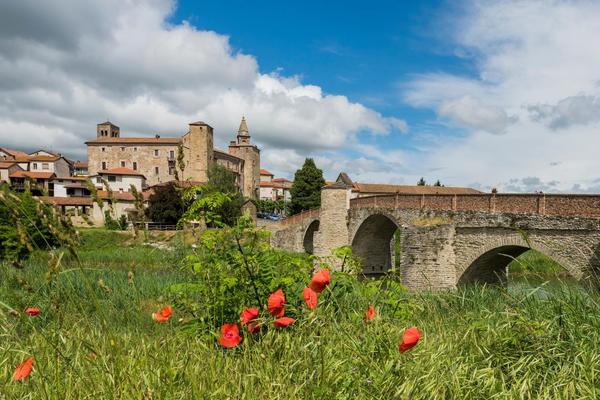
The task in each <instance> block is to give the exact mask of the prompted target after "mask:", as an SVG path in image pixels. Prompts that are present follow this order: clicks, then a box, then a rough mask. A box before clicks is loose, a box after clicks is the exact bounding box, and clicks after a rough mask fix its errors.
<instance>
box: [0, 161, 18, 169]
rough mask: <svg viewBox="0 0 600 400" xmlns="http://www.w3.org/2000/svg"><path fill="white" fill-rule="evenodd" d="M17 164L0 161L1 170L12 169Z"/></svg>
mask: <svg viewBox="0 0 600 400" xmlns="http://www.w3.org/2000/svg"><path fill="white" fill-rule="evenodd" d="M15 164H16V162H15V161H0V169H6V168H10V167H12V166H13V165H15Z"/></svg>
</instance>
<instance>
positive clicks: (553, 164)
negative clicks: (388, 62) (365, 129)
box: [403, 0, 600, 191]
mask: <svg viewBox="0 0 600 400" xmlns="http://www.w3.org/2000/svg"><path fill="white" fill-rule="evenodd" d="M465 10H466V11H465V12H464V14H463V15H462V16H461V17H459V18H456V19H455V20H454V25H453V31H454V41H453V43H451V47H452V49H456V47H457V46H458V48H459V50H457V51H454V53H457V52H458V53H460V54H462V55H463V57H464V58H463V62H466V61H470V62H471V63H472V66H473V67H474V68H475V70H476V73H475V74H473V75H474V76H472V77H466V76H457V75H452V74H448V73H443V72H442V73H440V72H435V73H423V74H420V75H417V76H415V77H414V78H413V79H412V80H411V81H410V82H409V83H407V84H405V85H404V86H403V94H404V98H405V100H406V101H407V102H408V103H409V104H411V105H413V106H415V107H426V108H430V109H432V110H433V111H435V112H436V113H437V115H438V117H439V121H438V123H439V122H442V123H445V122H444V121H445V120H450V121H452V122H453V123H457V124H460V125H462V126H464V127H465V128H467V132H468V133H467V135H466V136H461V137H456V135H452V136H439V137H436V138H435V139H436V140H435V142H431V143H430V144H429V146H423V150H424V151H426V152H427V154H426V156H424V157H423V158H422V159H421V162H422V163H423V168H424V169H425V168H427V167H431V168H433V167H442V169H441V170H440V171H439V173H440V176H441V179H443V180H445V183H449V184H467V183H470V182H477V183H478V184H479V185H481V187H482V188H491V187H498V188H499V189H500V190H504V191H506V190H521V191H523V190H525V191H527V190H534V187H537V186H539V189H538V190H544V191H546V190H547V191H565V190H578V191H585V190H588V189H589V188H592V187H598V184H597V183H596V184H594V180H595V179H597V178H598V177H599V176H600V172H598V171H600V157H598V154H597V149H598V148H600V136H599V135H598V131H599V129H600V117H598V115H600V114H599V113H598V111H600V107H599V106H598V104H599V103H600V102H599V101H598V100H597V99H598V98H600V88H599V85H598V82H600V52H598V44H597V38H598V37H600V25H599V24H598V20H599V19H600V3H599V2H590V1H568V2H567V1H544V0H531V1H488V0H482V1H477V0H475V1H471V2H469V3H468V5H467V6H466V7H465ZM451 126H452V125H451ZM446 128H447V127H446ZM446 130H447V129H446ZM412 131H413V133H415V132H416V133H418V132H417V131H416V129H415V127H414V126H413V129H412ZM486 132H488V133H486ZM489 133H503V135H490V134H489ZM529 177H535V178H536V179H539V182H533V181H532V180H531V179H528V178H529ZM550 183H552V184H550Z"/></svg>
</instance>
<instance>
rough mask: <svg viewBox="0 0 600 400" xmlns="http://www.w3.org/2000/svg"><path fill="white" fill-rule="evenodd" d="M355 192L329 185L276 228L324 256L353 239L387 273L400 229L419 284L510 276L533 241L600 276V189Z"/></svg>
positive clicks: (371, 265) (278, 241)
mask: <svg viewBox="0 0 600 400" xmlns="http://www.w3.org/2000/svg"><path fill="white" fill-rule="evenodd" d="M350 196H351V187H350V186H349V185H348V184H347V183H344V182H343V181H340V180H338V182H336V183H335V184H333V185H330V186H326V187H324V188H323V190H322V191H321V207H320V208H319V209H314V210H310V211H306V212H303V213H301V214H298V215H295V216H293V217H291V218H288V219H286V220H283V221H281V222H279V223H277V224H274V225H273V226H272V228H271V229H272V231H273V234H272V237H271V241H272V244H273V245H274V246H275V247H278V248H281V249H285V250H289V251H296V252H303V251H304V252H308V253H312V254H315V255H317V256H322V257H326V256H331V254H332V251H333V250H334V249H336V248H338V247H341V246H348V245H350V246H352V250H353V252H354V254H355V255H356V256H358V257H359V258H360V259H361V260H362V263H363V267H364V271H363V272H364V274H365V275H366V276H369V275H381V274H383V273H385V272H386V271H387V270H389V269H390V268H391V266H392V265H393V261H394V260H393V256H394V249H393V245H394V243H393V240H392V238H393V237H394V234H395V233H396V232H397V231H398V230H399V231H400V245H401V256H400V274H401V278H402V282H403V284H404V285H406V286H407V287H408V288H411V289H415V290H437V289H447V288H455V287H457V286H459V285H463V284H468V283H473V282H479V283H488V284H503V283H505V282H506V281H507V276H508V274H507V266H508V264H509V263H510V262H511V261H512V260H513V258H515V257H518V256H519V255H520V254H522V253H524V252H525V251H527V250H529V249H535V250H537V251H539V252H540V253H542V254H544V255H546V256H548V257H550V258H552V259H554V260H555V261H556V262H558V263H559V264H561V265H562V266H563V268H565V270H566V271H567V272H568V273H569V274H570V275H571V276H572V277H574V278H575V279H577V280H580V281H590V282H591V283H593V284H597V280H598V278H597V275H598V274H599V272H600V271H599V269H600V195H583V194H581V195H580V194H542V193H540V194H537V193H536V194H493V193H492V194H483V193H482V194H434V195H414V194H392V195H379V196H372V197H362V198H355V199H351V197H350Z"/></svg>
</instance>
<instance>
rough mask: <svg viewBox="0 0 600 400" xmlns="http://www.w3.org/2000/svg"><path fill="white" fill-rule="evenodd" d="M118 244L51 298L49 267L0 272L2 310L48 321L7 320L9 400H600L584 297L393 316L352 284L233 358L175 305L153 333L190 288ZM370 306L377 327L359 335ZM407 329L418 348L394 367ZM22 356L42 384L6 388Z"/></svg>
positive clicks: (501, 294)
mask: <svg viewBox="0 0 600 400" xmlns="http://www.w3.org/2000/svg"><path fill="white" fill-rule="evenodd" d="M94 235H96V234H94ZM112 235H113V233H111V236H110V238H112V239H110V240H112V241H111V242H110V247H112V248H113V250H111V251H110V252H104V251H95V250H93V249H92V248H93V247H94V246H92V244H93V243H88V244H86V242H85V238H84V247H83V248H82V249H81V254H82V260H83V267H84V268H85V269H79V268H78V267H77V268H76V267H73V268H71V267H70V266H65V267H64V268H63V269H62V270H61V273H60V274H59V275H58V278H56V279H54V280H53V281H52V283H51V284H48V283H47V281H46V278H45V274H46V272H47V266H46V265H45V263H44V262H43V260H42V259H40V258H39V257H38V258H34V259H33V260H32V261H31V262H30V263H29V265H26V267H25V269H23V270H15V269H14V268H13V267H12V266H8V265H2V266H0V277H2V279H1V280H0V301H2V302H3V303H5V304H8V305H10V306H11V307H13V308H14V309H16V310H18V311H22V310H24V309H25V308H26V307H28V306H37V307H39V308H40V309H41V310H42V312H41V314H40V315H39V316H37V317H29V316H26V315H24V314H23V313H22V312H21V313H20V315H19V317H15V316H12V315H10V314H9V313H8V312H6V309H5V308H4V307H0V399H2V400H4V399H38V398H39V399H213V398H214V399H267V398H268V399H394V398H407V399H408V398H410V399H462V398H469V399H490V398H494V399H513V398H525V399H530V398H531V399H538V398H547V399H557V398H561V399H568V398H572V399H584V398H589V399H595V398H598V397H600V354H599V351H598V350H599V348H600V347H599V344H600V306H599V302H598V298H597V297H596V295H589V294H586V293H585V292H583V291H581V290H572V291H571V290H568V289H565V290H563V291H560V292H557V293H556V294H554V295H553V296H550V297H547V298H546V297H544V298H540V297H539V296H536V295H535V289H533V290H531V291H529V292H519V293H517V294H511V292H509V291H505V290H501V289H493V288H482V287H471V288H469V289H464V290H460V291H456V292H448V293H440V294H421V295H418V294H408V293H400V294H397V295H396V297H395V301H394V302H390V301H389V299H388V298H385V297H384V296H380V295H379V294H377V291H376V290H374V286H373V285H372V284H357V285H356V288H355V289H354V290H353V291H351V292H348V293H347V295H345V296H341V297H336V298H335V299H333V298H328V297H327V295H324V296H323V298H322V299H320V300H319V307H318V308H317V310H316V311H314V312H309V311H302V313H303V314H302V316H301V317H300V318H298V320H297V321H296V323H295V324H294V325H292V326H291V327H288V328H286V329H285V330H281V331H275V330H272V329H270V330H267V331H266V332H265V333H262V334H258V335H256V336H252V337H250V336H248V335H246V336H245V338H244V341H243V342H242V344H241V345H240V346H239V347H238V348H236V349H233V350H224V349H222V348H220V347H219V346H218V345H217V342H216V337H217V336H218V330H217V329H215V330H214V332H213V333H210V332H208V333H207V332H206V331H205V330H202V329H200V328H198V327H197V326H196V325H194V324H189V323H186V321H180V319H181V318H182V317H184V316H183V315H180V314H179V312H178V308H177V307H176V306H175V307H174V313H173V314H174V315H173V318H172V319H171V320H170V321H169V322H168V323H167V324H164V325H160V324H157V323H155V322H154V321H153V320H152V319H151V316H150V315H151V313H152V312H155V311H157V310H158V309H159V308H160V307H161V306H162V305H164V304H167V303H169V302H170V301H171V300H172V299H170V298H169V297H168V294H167V293H168V291H167V288H168V287H169V286H170V285H171V284H174V283H181V282H185V281H186V280H188V279H189V278H190V276H189V274H188V272H186V271H182V270H180V269H178V266H177V265H178V257H181V256H182V254H179V255H178V253H177V252H176V251H175V252H174V251H169V250H163V249H157V248H153V247H148V246H144V247H142V246H139V245H136V244H134V243H132V242H131V241H130V240H129V239H127V238H126V237H115V236H112ZM94 237H95V236H94ZM95 238H96V239H97V237H95ZM106 240H109V238H106ZM92 242H94V243H96V244H97V243H98V242H97V241H96V240H93V241H92ZM119 244H120V245H119ZM115 246H116V247H115ZM111 252H112V253H111ZM103 254H104V255H103ZM106 254H113V255H112V256H110V257H113V258H112V259H110V257H109V256H107V255H106ZM102 257H107V258H106V259H102ZM119 259H120V260H121V261H120V262H119ZM111 260H112V261H111ZM130 270H135V272H134V276H133V279H131V278H128V271H130ZM332 284H335V275H334V276H333V282H332ZM371 303H373V304H374V305H375V306H376V308H377V311H378V316H377V318H376V319H375V320H374V321H372V322H371V323H365V322H364V321H363V315H364V311H365V309H366V307H367V306H368V305H369V304H371ZM232 322H236V321H232ZM409 326H417V327H419V329H420V330H421V332H422V338H421V341H420V342H419V344H418V345H417V346H416V347H415V348H413V349H412V350H410V351H409V352H407V353H404V354H400V353H399V351H398V344H399V342H400V340H401V336H402V332H403V330H404V328H406V327H409ZM28 356H34V357H35V364H34V370H33V372H32V373H31V375H30V376H29V378H28V379H27V380H26V381H24V382H19V383H16V382H12V374H13V371H14V368H15V365H16V364H17V363H19V362H21V361H22V360H23V359H25V358H26V357H28Z"/></svg>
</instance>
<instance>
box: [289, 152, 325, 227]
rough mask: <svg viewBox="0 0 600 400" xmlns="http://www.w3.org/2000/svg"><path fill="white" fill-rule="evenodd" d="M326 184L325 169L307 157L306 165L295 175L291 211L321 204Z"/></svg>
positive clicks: (295, 211) (294, 211)
mask: <svg viewBox="0 0 600 400" xmlns="http://www.w3.org/2000/svg"><path fill="white" fill-rule="evenodd" d="M323 186H325V179H324V178H323V171H322V170H320V169H319V168H317V166H316V165H315V162H314V160H313V159H312V158H307V159H306V160H305V161H304V165H303V166H302V168H300V169H299V170H298V171H296V174H295V175H294V185H293V186H292V189H291V190H290V193H291V195H292V200H291V203H290V213H291V214H292V215H293V214H298V213H299V212H301V211H304V210H309V209H311V208H315V207H319V206H320V205H321V188H322V187H323Z"/></svg>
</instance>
